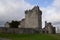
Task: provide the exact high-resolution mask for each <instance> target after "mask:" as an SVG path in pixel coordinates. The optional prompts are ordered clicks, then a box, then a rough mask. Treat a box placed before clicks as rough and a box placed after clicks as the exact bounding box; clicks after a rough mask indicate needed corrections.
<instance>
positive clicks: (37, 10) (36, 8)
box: [25, 6, 42, 14]
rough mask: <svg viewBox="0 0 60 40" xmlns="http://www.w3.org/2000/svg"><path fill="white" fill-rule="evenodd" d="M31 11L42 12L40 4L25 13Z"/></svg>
mask: <svg viewBox="0 0 60 40" xmlns="http://www.w3.org/2000/svg"><path fill="white" fill-rule="evenodd" d="M30 12H38V13H40V14H42V11H41V10H40V9H39V6H34V7H33V8H32V9H30V10H26V11H25V14H27V13H28V14H29V13H30Z"/></svg>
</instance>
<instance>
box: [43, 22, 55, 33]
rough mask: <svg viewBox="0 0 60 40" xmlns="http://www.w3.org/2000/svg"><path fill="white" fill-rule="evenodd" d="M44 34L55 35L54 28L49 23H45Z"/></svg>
mask: <svg viewBox="0 0 60 40" xmlns="http://www.w3.org/2000/svg"><path fill="white" fill-rule="evenodd" d="M44 31H45V33H47V34H54V33H55V31H56V30H55V27H53V25H52V24H51V23H50V22H49V23H47V22H45V28H44Z"/></svg>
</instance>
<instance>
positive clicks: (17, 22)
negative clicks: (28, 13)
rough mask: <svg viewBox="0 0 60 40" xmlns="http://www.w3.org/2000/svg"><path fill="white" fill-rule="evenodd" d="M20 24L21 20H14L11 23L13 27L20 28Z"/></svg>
mask: <svg viewBox="0 0 60 40" xmlns="http://www.w3.org/2000/svg"><path fill="white" fill-rule="evenodd" d="M18 25H20V21H12V22H11V23H10V27H11V28H18Z"/></svg>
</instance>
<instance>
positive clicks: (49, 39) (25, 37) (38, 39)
mask: <svg viewBox="0 0 60 40" xmlns="http://www.w3.org/2000/svg"><path fill="white" fill-rule="evenodd" d="M0 38H8V39H11V40H60V35H58V34H0Z"/></svg>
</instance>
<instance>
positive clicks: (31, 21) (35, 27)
mask: <svg viewBox="0 0 60 40" xmlns="http://www.w3.org/2000/svg"><path fill="white" fill-rule="evenodd" d="M9 27H10V26H9V23H8V22H7V23H6V25H5V28H0V32H1V33H19V34H21V33H48V34H54V33H56V32H55V27H53V25H52V24H51V23H50V22H49V23H47V22H45V27H44V28H42V11H41V10H40V9H39V7H38V6H35V7H34V8H32V9H31V10H26V11H25V18H24V19H22V20H21V22H20V25H19V28H9Z"/></svg>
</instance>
